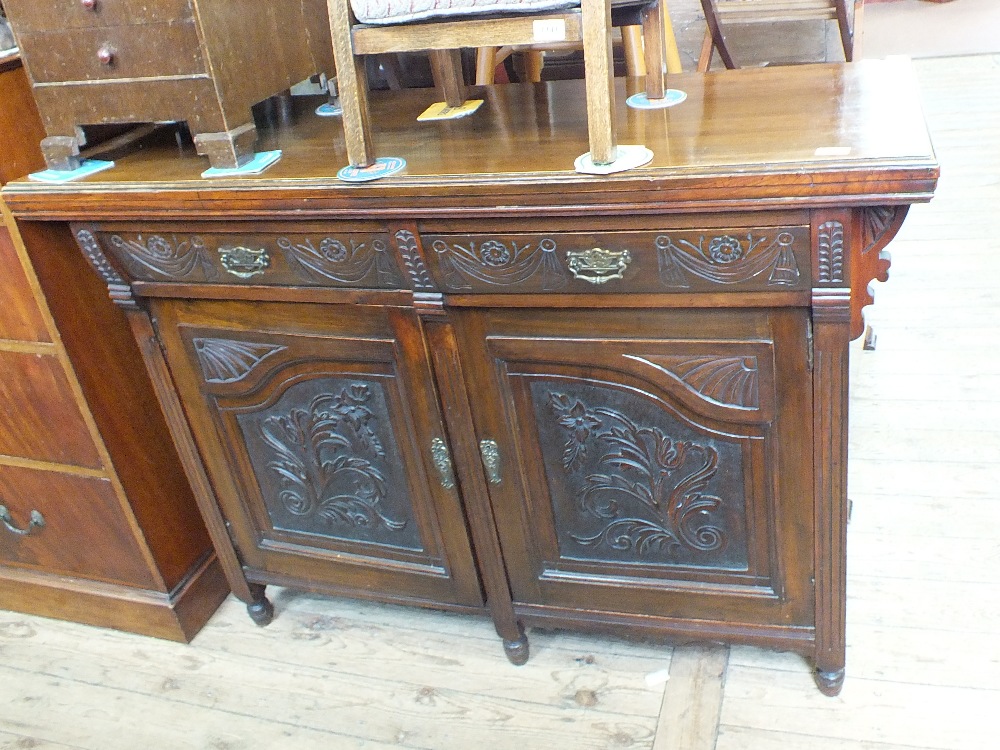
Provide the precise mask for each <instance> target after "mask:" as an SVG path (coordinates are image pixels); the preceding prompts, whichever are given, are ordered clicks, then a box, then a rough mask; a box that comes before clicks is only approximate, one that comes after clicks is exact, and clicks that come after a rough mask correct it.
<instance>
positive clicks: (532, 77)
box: [523, 49, 545, 83]
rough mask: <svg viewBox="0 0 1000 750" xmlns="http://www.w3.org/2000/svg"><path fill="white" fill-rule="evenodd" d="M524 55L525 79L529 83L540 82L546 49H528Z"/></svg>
mask: <svg viewBox="0 0 1000 750" xmlns="http://www.w3.org/2000/svg"><path fill="white" fill-rule="evenodd" d="M523 56H524V80H525V82H527V83H539V82H541V80H542V68H543V67H545V51H544V50H540V49H528V50H525V51H524V53H523Z"/></svg>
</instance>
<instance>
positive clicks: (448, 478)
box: [431, 438, 455, 490]
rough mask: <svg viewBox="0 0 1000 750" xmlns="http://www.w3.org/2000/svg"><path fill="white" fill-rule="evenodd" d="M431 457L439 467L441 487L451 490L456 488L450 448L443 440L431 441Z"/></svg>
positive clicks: (435, 439)
mask: <svg viewBox="0 0 1000 750" xmlns="http://www.w3.org/2000/svg"><path fill="white" fill-rule="evenodd" d="M431 457H432V458H433V459H434V465H435V466H436V467H437V470H438V474H440V475H441V486H442V487H444V488H445V489H446V490H450V489H451V488H452V487H454V486H455V472H454V470H453V469H452V467H451V454H450V453H449V452H448V446H447V445H445V443H444V440H442V439H441V438H434V439H433V440H431Z"/></svg>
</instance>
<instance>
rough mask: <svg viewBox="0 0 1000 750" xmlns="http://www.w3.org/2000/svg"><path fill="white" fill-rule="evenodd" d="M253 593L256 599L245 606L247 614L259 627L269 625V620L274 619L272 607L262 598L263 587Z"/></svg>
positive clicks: (267, 600) (265, 598) (264, 597)
mask: <svg viewBox="0 0 1000 750" xmlns="http://www.w3.org/2000/svg"><path fill="white" fill-rule="evenodd" d="M253 593H254V595H255V596H256V598H255V599H254V600H253V601H252V602H249V603H248V604H247V614H248V615H250V619H251V620H253V621H254V622H255V623H256V624H257V625H259V626H260V627H264V626H265V625H269V624H270V622H271V620H273V619H274V605H273V604H271V601H270V600H269V599H268V598H267V597H266V596H264V587H263V586H261V587H260V590H259V591H254V592H253Z"/></svg>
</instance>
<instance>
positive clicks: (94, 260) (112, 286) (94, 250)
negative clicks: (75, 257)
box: [76, 229, 138, 308]
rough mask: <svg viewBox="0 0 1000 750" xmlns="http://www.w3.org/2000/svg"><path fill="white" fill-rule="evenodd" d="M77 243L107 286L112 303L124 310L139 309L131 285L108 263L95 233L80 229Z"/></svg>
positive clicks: (77, 232) (77, 233)
mask: <svg viewBox="0 0 1000 750" xmlns="http://www.w3.org/2000/svg"><path fill="white" fill-rule="evenodd" d="M76 241H77V243H78V244H79V245H80V249H81V250H83V254H84V256H85V257H86V258H87V260H88V262H89V263H90V265H91V267H92V268H93V269H94V270H95V271H96V272H97V275H98V276H100V277H101V278H102V279H104V283H105V284H107V286H108V296H109V297H111V301H112V302H114V303H115V304H116V305H118V306H120V307H123V308H137V307H138V305H137V304H136V301H135V297H133V296H132V287H131V285H130V284H129V283H128V282H127V281H125V279H123V278H122V277H121V275H120V274H119V273H118V271H116V270H115V268H114V266H112V265H111V263H110V262H109V261H108V258H107V256H106V255H105V254H104V250H102V249H101V243H100V242H98V241H97V238H96V237H95V236H94V233H93V232H91V231H90V230H89V229H78V230H77V231H76Z"/></svg>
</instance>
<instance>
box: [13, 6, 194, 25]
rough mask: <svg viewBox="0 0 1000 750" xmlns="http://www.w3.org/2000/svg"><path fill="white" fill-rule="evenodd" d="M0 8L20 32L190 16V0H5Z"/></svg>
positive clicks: (161, 21)
mask: <svg viewBox="0 0 1000 750" xmlns="http://www.w3.org/2000/svg"><path fill="white" fill-rule="evenodd" d="M4 8H5V9H6V10H7V13H8V15H9V16H10V17H11V18H12V19H13V21H14V23H15V24H16V27H17V28H18V29H19V30H21V31H53V30H56V29H84V28H93V27H107V26H131V25H137V24H148V23H165V22H167V21H182V20H189V19H191V18H192V17H193V16H192V12H191V0H150V1H149V2H144V3H136V2H134V0H96V2H95V3H94V6H93V8H89V7H87V6H86V5H85V4H84V3H83V2H81V0H59V2H52V1H51V0H49V2H41V1H40V0H7V2H5V3H4Z"/></svg>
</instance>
